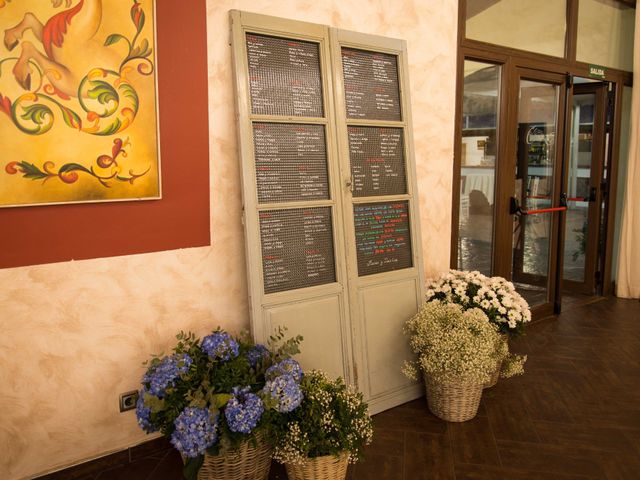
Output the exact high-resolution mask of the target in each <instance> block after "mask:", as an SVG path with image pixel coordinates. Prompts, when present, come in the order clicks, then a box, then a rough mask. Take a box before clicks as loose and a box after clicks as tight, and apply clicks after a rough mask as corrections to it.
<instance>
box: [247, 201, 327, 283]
mask: <svg viewBox="0 0 640 480" xmlns="http://www.w3.org/2000/svg"><path fill="white" fill-rule="evenodd" d="M259 215H260V237H261V243H262V270H263V276H264V291H265V293H275V292H281V291H284V290H293V289H296V288H305V287H312V286H314V285H322V284H325V283H332V282H335V281H336V272H335V259H334V255H333V228H332V226H331V207H316V208H296V209H290V210H266V211H262V212H260V214H259Z"/></svg>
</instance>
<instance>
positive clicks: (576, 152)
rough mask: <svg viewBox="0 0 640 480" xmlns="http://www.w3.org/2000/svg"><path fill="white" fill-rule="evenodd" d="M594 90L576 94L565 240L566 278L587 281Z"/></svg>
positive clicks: (569, 164)
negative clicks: (586, 262) (586, 264)
mask: <svg viewBox="0 0 640 480" xmlns="http://www.w3.org/2000/svg"><path fill="white" fill-rule="evenodd" d="M595 102H596V96H595V94H594V93H584V94H574V96H573V107H572V110H573V114H572V117H571V118H572V124H571V154H570V157H569V162H568V170H569V171H568V183H567V197H568V198H567V207H568V208H567V213H566V229H565V243H564V279H565V280H572V281H575V282H584V281H585V261H586V255H587V237H588V232H589V196H590V187H591V159H592V156H593V149H592V137H593V113H594V110H595Z"/></svg>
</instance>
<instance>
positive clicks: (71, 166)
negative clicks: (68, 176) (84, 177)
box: [58, 163, 91, 175]
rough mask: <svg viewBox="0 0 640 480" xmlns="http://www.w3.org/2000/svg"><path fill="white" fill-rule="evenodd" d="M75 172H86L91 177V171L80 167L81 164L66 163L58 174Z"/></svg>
mask: <svg viewBox="0 0 640 480" xmlns="http://www.w3.org/2000/svg"><path fill="white" fill-rule="evenodd" d="M75 170H80V171H81V172H85V173H88V174H89V175H91V170H89V169H88V168H86V167H84V166H82V165H80V164H79V163H66V164H64V165H63V166H62V167H60V171H59V172H58V173H67V172H73V171H75Z"/></svg>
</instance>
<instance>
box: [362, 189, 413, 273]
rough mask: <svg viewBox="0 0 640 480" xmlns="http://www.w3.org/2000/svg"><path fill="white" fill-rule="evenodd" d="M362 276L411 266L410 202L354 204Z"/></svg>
mask: <svg viewBox="0 0 640 480" xmlns="http://www.w3.org/2000/svg"><path fill="white" fill-rule="evenodd" d="M353 219H354V223H355V231H356V252H357V256H358V275H359V276H361V277H362V276H365V275H372V274H375V273H383V272H390V271H393V270H399V269H401V268H411V267H412V266H413V260H412V255H411V232H410V230H409V202H406V201H404V202H385V203H368V204H362V205H354V207H353Z"/></svg>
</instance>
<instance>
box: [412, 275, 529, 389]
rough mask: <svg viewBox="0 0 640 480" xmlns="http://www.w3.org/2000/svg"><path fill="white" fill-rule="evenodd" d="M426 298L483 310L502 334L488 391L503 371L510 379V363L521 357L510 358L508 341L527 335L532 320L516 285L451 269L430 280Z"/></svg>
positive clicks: (497, 278)
mask: <svg viewBox="0 0 640 480" xmlns="http://www.w3.org/2000/svg"><path fill="white" fill-rule="evenodd" d="M425 297H426V301H427V302H432V301H439V302H447V303H455V304H457V305H460V306H461V307H462V309H463V310H469V309H472V308H479V309H480V310H482V311H483V312H484V313H485V314H486V315H487V318H488V319H489V321H490V322H491V323H493V324H495V325H496V326H497V327H498V331H499V332H500V334H501V335H502V336H501V343H500V344H498V349H499V352H498V353H499V354H498V355H497V356H496V363H495V368H494V370H493V373H492V375H491V377H490V378H489V380H488V381H487V382H486V383H485V388H487V387H491V386H493V385H495V384H496V382H497V381H498V376H499V375H500V374H501V371H504V372H505V375H507V376H508V373H509V371H510V370H511V369H513V368H514V366H512V365H511V364H510V363H509V362H510V360H513V359H514V358H515V359H517V358H521V357H513V356H510V355H509V344H508V339H509V337H515V336H518V335H520V334H522V333H524V329H525V325H526V324H527V323H528V322H530V321H531V311H530V310H529V304H528V303H527V301H526V300H525V299H524V298H522V296H521V295H520V294H519V293H518V292H516V289H515V287H514V286H513V283H511V282H508V281H507V280H505V279H504V278H502V277H486V276H485V275H483V274H481V273H480V272H477V271H475V272H463V271H459V270H450V271H449V272H447V273H444V274H442V275H441V276H440V277H439V278H437V279H433V280H429V281H427V291H426V295H425ZM518 361H520V360H518ZM521 366H522V365H520V367H521ZM515 368H516V369H517V368H519V367H517V366H516V367H515ZM505 375H502V376H503V377H505Z"/></svg>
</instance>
